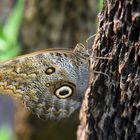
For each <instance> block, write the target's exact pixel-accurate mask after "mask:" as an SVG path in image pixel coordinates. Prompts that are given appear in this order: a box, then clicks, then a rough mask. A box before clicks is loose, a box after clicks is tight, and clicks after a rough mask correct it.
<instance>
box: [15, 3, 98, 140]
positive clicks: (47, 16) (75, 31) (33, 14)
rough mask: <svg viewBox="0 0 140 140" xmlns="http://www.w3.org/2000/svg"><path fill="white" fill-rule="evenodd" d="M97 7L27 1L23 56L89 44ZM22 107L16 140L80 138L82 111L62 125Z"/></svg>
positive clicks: (23, 32) (17, 119) (71, 139)
mask: <svg viewBox="0 0 140 140" xmlns="http://www.w3.org/2000/svg"><path fill="white" fill-rule="evenodd" d="M95 6H96V4H95V1H94V0H86V1H85V0H77V1H69V0H61V1H58V0H41V1H40V0H27V1H26V8H25V17H24V22H23V26H22V30H21V31H22V33H21V40H22V43H23V46H24V48H23V53H28V52H33V51H36V50H40V49H46V48H51V47H58V48H61V47H62V48H74V47H75V45H76V44H77V43H78V42H81V41H80V40H83V42H82V43H85V40H86V39H87V38H88V37H89V36H90V32H91V33H92V34H94V32H95V28H96V26H94V25H95V21H96V17H95V15H96V12H95V11H96V10H97V8H96V7H95ZM93 26H94V28H93ZM18 107H19V109H18V113H17V115H16V131H15V132H16V133H15V137H16V140H46V139H50V140H56V139H57V140H74V139H76V129H77V125H78V115H77V114H78V112H77V113H74V114H73V115H72V116H71V117H70V118H67V119H64V120H61V121H59V122H55V121H49V120H47V121H42V120H40V119H39V118H37V117H36V116H35V115H32V114H28V113H29V112H27V111H26V110H25V108H24V111H22V112H21V110H23V107H21V106H20V105H18ZM21 114H22V115H21ZM21 124H22V125H21ZM25 135H26V137H25Z"/></svg>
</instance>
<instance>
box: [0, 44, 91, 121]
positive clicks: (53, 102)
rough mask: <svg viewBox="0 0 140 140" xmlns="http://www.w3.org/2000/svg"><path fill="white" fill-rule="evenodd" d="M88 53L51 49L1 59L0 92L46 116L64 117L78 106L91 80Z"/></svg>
mask: <svg viewBox="0 0 140 140" xmlns="http://www.w3.org/2000/svg"><path fill="white" fill-rule="evenodd" d="M88 58H89V53H88V50H86V49H85V47H84V46H83V45H82V44H77V46H76V47H75V49H74V50H69V49H48V50H43V51H38V52H35V53H31V54H27V55H23V56H19V57H16V58H14V59H11V60H8V61H5V62H1V63H0V93H5V94H9V95H11V96H13V97H15V98H20V99H21V100H22V101H23V103H24V104H25V105H26V107H27V108H29V110H31V111H32V112H33V113H35V114H37V115H38V116H39V117H40V118H43V119H48V118H50V119H61V118H65V117H68V116H70V115H71V113H73V112H74V111H75V110H76V109H77V108H79V106H80V104H81V101H82V98H83V94H84V92H85V90H86V88H87V86H88V80H89V62H88V60H89V59H88Z"/></svg>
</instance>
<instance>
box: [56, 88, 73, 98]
mask: <svg viewBox="0 0 140 140" xmlns="http://www.w3.org/2000/svg"><path fill="white" fill-rule="evenodd" d="M54 94H55V96H56V97H58V98H60V99H65V98H68V97H70V96H71V95H72V94H73V88H72V87H70V86H62V87H59V88H58V89H57V90H56V91H55V93H54Z"/></svg>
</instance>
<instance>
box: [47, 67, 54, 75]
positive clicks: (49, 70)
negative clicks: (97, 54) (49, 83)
mask: <svg viewBox="0 0 140 140" xmlns="http://www.w3.org/2000/svg"><path fill="white" fill-rule="evenodd" d="M54 72H55V68H54V67H49V68H47V69H46V71H45V73H46V74H47V75H50V74H52V73H54Z"/></svg>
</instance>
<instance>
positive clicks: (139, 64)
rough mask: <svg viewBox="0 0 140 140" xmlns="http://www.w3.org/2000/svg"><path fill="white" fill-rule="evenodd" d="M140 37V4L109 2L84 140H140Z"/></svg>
mask: <svg viewBox="0 0 140 140" xmlns="http://www.w3.org/2000/svg"><path fill="white" fill-rule="evenodd" d="M139 35H140V1H139V0H124V1H123V0H104V7H103V9H102V12H101V13H100V15H99V29H98V32H97V34H96V37H95V40H94V44H93V52H94V53H92V58H91V81H90V87H89V89H88V91H87V93H86V95H85V100H84V101H83V105H82V108H81V111H80V125H79V127H78V131H77V138H78V140H138V139H140V36H139ZM97 56H98V57H104V59H102V58H97ZM105 57H109V58H105Z"/></svg>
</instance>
